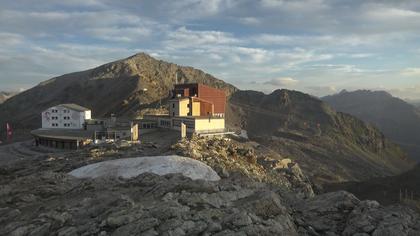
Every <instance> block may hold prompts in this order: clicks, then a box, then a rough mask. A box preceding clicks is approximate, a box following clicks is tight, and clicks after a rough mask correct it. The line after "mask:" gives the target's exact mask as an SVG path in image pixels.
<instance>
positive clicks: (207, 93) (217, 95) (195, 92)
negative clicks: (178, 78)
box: [173, 83, 226, 116]
mask: <svg viewBox="0 0 420 236" xmlns="http://www.w3.org/2000/svg"><path fill="white" fill-rule="evenodd" d="M173 94H174V95H173V97H174V98H177V97H197V98H198V99H196V100H198V101H200V103H201V106H200V108H201V109H200V114H201V115H208V114H213V115H216V116H224V114H225V107H226V94H225V91H223V90H220V89H216V88H212V87H209V86H206V85H203V84H198V83H194V84H176V85H175V88H174V93H173Z"/></svg>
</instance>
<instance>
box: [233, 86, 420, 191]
mask: <svg viewBox="0 0 420 236" xmlns="http://www.w3.org/2000/svg"><path fill="white" fill-rule="evenodd" d="M227 120H228V121H229V122H230V123H231V125H233V126H237V127H240V128H242V129H246V130H247V133H248V136H249V137H250V138H251V139H253V140H255V141H257V142H258V143H260V144H262V145H264V146H266V147H269V148H271V149H272V150H274V151H276V152H277V153H279V154H280V155H282V156H287V157H290V158H292V159H293V160H295V161H297V162H298V163H299V164H300V165H301V167H302V168H303V170H304V171H305V173H307V174H308V175H309V176H310V177H311V179H312V180H314V181H315V182H318V181H319V182H320V183H322V182H341V181H350V180H366V179H368V178H371V177H373V176H387V175H393V174H397V173H401V172H402V171H404V170H407V169H409V168H410V167H411V166H412V165H413V162H411V161H410V160H409V159H407V157H406V155H405V154H404V152H402V151H401V150H400V149H399V147H398V146H397V145H395V144H393V143H392V142H390V141H389V140H387V139H386V138H385V137H384V135H383V134H382V133H381V132H380V131H379V130H378V129H376V128H375V127H373V126H371V125H368V124H365V123H363V122H362V121H360V120H358V119H356V118H354V117H352V116H350V115H346V114H343V113H339V112H336V111H334V110H333V109H332V108H331V107H329V106H328V105H327V104H326V103H324V102H322V101H321V100H319V99H317V98H314V97H312V96H310V95H307V94H304V93H301V92H297V91H289V90H276V91H274V92H273V93H271V94H269V95H266V94H263V93H261V92H255V91H238V92H236V93H235V94H233V95H232V97H231V98H230V101H229V106H228V112H227ZM314 166H316V167H317V168H313V167H314Z"/></svg>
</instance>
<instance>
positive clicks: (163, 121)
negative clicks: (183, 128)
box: [160, 120, 171, 127]
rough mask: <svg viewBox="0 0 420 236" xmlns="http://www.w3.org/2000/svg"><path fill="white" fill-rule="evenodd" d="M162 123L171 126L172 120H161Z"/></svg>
mask: <svg viewBox="0 0 420 236" xmlns="http://www.w3.org/2000/svg"><path fill="white" fill-rule="evenodd" d="M160 125H161V126H165V127H171V122H170V121H167V120H161V121H160Z"/></svg>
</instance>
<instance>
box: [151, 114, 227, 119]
mask: <svg viewBox="0 0 420 236" xmlns="http://www.w3.org/2000/svg"><path fill="white" fill-rule="evenodd" d="M147 117H156V118H166V119H171V118H182V119H224V117H219V116H169V115H147Z"/></svg>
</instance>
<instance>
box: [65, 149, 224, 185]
mask: <svg viewBox="0 0 420 236" xmlns="http://www.w3.org/2000/svg"><path fill="white" fill-rule="evenodd" d="M146 172H148V173H154V174H158V175H166V174H175V173H180V174H182V175H184V176H186V177H189V178H191V179H193V180H196V179H203V180H208V181H218V180H220V177H219V176H218V175H217V173H216V172H215V171H214V170H213V169H212V168H210V167H209V166H208V165H206V164H204V163H202V162H200V161H197V160H194V159H191V158H188V157H181V156H177V155H172V156H149V157H136V158H124V159H117V160H110V161H103V162H98V163H94V164H90V165H87V166H83V167H80V168H78V169H75V170H73V171H71V172H70V173H69V174H70V175H72V176H74V177H77V178H100V177H122V178H126V179H128V178H133V177H136V176H138V175H140V174H142V173H146Z"/></svg>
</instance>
